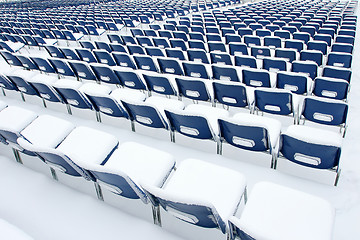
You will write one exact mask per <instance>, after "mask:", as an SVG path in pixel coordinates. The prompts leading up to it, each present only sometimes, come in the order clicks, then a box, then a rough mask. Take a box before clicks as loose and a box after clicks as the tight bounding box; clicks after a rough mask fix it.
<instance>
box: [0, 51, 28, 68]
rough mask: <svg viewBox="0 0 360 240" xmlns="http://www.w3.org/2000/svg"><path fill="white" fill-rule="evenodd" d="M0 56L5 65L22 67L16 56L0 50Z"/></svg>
mask: <svg viewBox="0 0 360 240" xmlns="http://www.w3.org/2000/svg"><path fill="white" fill-rule="evenodd" d="M0 55H1V56H2V57H3V58H4V60H5V61H6V63H7V64H9V65H10V66H18V67H23V65H22V62H21V61H20V60H19V59H18V58H17V56H16V55H14V54H12V53H10V52H9V51H7V50H0Z"/></svg>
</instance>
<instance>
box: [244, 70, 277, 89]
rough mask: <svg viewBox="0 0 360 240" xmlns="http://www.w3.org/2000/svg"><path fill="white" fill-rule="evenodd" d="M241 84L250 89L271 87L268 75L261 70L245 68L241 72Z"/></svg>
mask: <svg viewBox="0 0 360 240" xmlns="http://www.w3.org/2000/svg"><path fill="white" fill-rule="evenodd" d="M242 79H243V83H245V84H246V85H247V86H252V87H271V86H272V83H271V80H270V73H269V72H268V71H266V70H262V69H254V68H246V69H243V71H242Z"/></svg>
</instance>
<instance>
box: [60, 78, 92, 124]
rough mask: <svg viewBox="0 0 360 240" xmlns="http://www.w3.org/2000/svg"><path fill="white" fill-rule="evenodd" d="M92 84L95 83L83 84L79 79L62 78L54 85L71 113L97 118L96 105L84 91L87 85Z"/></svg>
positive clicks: (86, 117)
mask: <svg viewBox="0 0 360 240" xmlns="http://www.w3.org/2000/svg"><path fill="white" fill-rule="evenodd" d="M92 84H95V83H86V84H82V83H81V82H79V81H74V80H69V79H61V80H59V81H57V82H55V83H54V84H53V87H54V88H55V89H56V91H57V92H58V93H59V94H60V95H61V96H62V97H63V99H64V100H65V103H66V104H67V106H68V110H69V113H70V114H72V115H74V116H78V117H82V118H85V119H93V120H97V114H96V112H95V111H94V110H95V109H94V106H93V104H92V103H91V101H90V100H89V99H88V97H87V96H86V95H85V94H84V92H83V89H85V88H86V86H87V85H90V86H92Z"/></svg>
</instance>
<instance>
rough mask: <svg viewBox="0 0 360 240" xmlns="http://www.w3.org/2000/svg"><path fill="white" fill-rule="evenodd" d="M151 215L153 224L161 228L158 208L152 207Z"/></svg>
mask: <svg viewBox="0 0 360 240" xmlns="http://www.w3.org/2000/svg"><path fill="white" fill-rule="evenodd" d="M152 214H153V220H154V224H155V225H157V226H159V227H161V216H160V206H159V205H158V206H154V205H152Z"/></svg>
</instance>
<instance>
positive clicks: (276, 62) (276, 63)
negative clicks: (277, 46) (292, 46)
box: [262, 57, 288, 72]
mask: <svg viewBox="0 0 360 240" xmlns="http://www.w3.org/2000/svg"><path fill="white" fill-rule="evenodd" d="M287 63H288V62H287V61H286V60H285V59H282V58H270V57H264V58H263V67H262V68H263V69H266V70H268V71H270V72H278V71H287Z"/></svg>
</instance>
